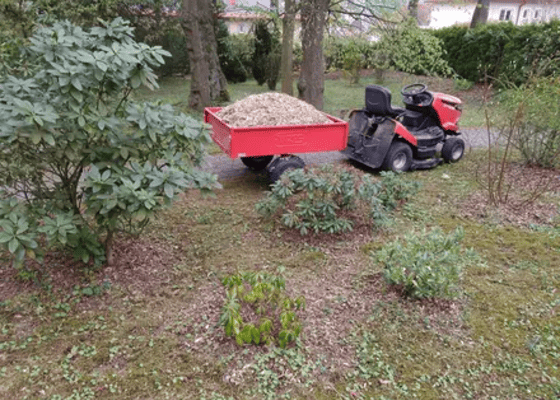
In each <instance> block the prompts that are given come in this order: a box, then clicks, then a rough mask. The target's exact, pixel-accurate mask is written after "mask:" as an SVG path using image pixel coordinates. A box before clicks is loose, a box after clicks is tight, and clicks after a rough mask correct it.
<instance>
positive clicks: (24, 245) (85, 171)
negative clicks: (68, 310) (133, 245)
mask: <svg viewBox="0 0 560 400" xmlns="http://www.w3.org/2000/svg"><path fill="white" fill-rule="evenodd" d="M132 33H133V30H132V28H131V27H130V24H129V23H128V22H126V21H124V20H122V19H121V18H117V19H115V20H113V21H112V22H110V23H103V26H101V27H94V28H90V29H82V28H81V27H78V26H74V25H72V24H71V23H69V22H61V23H56V24H55V25H54V26H52V27H51V26H45V27H42V28H41V29H38V30H37V31H36V33H35V34H34V35H33V37H32V38H31V40H30V42H31V45H30V46H28V47H27V48H26V49H25V51H26V59H27V60H29V62H30V63H33V64H35V65H37V66H38V68H37V72H36V73H34V74H33V75H31V76H25V75H24V74H22V73H18V74H14V75H9V76H7V77H6V78H5V79H4V80H2V81H0V121H2V123H1V124H0V187H2V189H3V191H2V194H1V195H0V200H1V202H0V203H1V204H0V228H1V230H0V245H3V246H4V247H5V248H6V249H7V250H8V251H9V252H10V253H11V254H13V256H14V265H15V266H21V265H22V264H23V261H24V258H25V257H26V256H28V257H31V258H39V257H40V256H41V253H42V251H43V250H44V249H45V248H48V247H62V248H67V249H69V250H72V251H73V252H74V255H75V256H76V258H78V259H80V260H82V261H83V262H89V261H90V260H94V261H95V263H96V264H101V263H102V262H103V261H104V260H105V257H107V258H108V259H109V260H110V259H111V249H112V243H113V239H114V237H115V234H116V233H118V232H130V233H139V232H141V230H142V229H143V228H144V227H145V226H146V225H147V224H148V222H149V221H150V218H151V217H153V215H154V213H156V212H157V211H158V210H160V209H162V208H163V207H165V206H166V205H169V204H170V203H171V201H172V200H173V199H174V198H175V197H176V196H177V195H178V194H179V193H181V192H183V191H184V190H187V189H189V188H201V189H205V190H206V189H208V190H210V189H211V188H213V187H216V182H215V176H212V175H210V174H208V173H204V172H202V171H200V170H199V169H198V168H197V167H198V166H200V165H201V163H202V161H203V157H204V154H205V145H206V143H208V142H209V140H210V139H209V135H208V133H207V132H206V130H205V129H204V127H203V126H202V124H201V123H200V122H199V121H196V120H194V119H192V118H190V117H187V116H186V115H184V114H182V113H177V112H175V111H174V110H173V108H172V107H171V106H170V105H160V104H152V103H142V104H140V103H135V102H133V101H132V100H131V99H130V97H131V93H132V92H133V91H134V89H136V88H139V87H140V86H142V85H144V86H147V87H150V88H153V87H156V86H157V82H156V75H155V74H154V71H153V69H152V67H158V66H160V65H161V64H163V62H164V60H163V56H166V55H169V54H168V53H167V52H165V51H164V50H162V49H161V48H158V47H150V46H148V45H146V44H144V43H138V42H136V41H135V40H134V39H133V34H132ZM16 71H18V70H17V69H16ZM38 243H41V246H39V245H38Z"/></svg>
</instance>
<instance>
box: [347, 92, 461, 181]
mask: <svg viewBox="0 0 560 400" xmlns="http://www.w3.org/2000/svg"><path fill="white" fill-rule="evenodd" d="M401 93H402V95H403V102H404V104H405V106H406V107H405V108H401V107H393V106H392V105H391V92H390V91H389V90H388V89H386V88H384V87H381V86H375V85H371V86H367V87H366V96H365V97H366V106H365V108H363V109H362V110H359V111H354V112H352V114H351V116H350V123H349V134H348V146H347V147H346V149H345V150H343V153H344V154H345V155H347V156H348V157H349V158H350V159H352V160H354V161H357V162H358V163H361V164H364V165H366V166H368V167H370V168H380V167H381V168H383V169H386V170H392V171H395V172H401V171H407V170H409V169H412V170H414V169H426V168H432V167H434V166H436V165H438V164H440V163H441V162H442V159H443V161H445V162H457V161H459V160H460V159H461V158H462V157H463V154H464V152H465V142H464V141H463V139H461V138H460V137H458V136H459V135H460V132H459V127H458V122H459V118H460V117H461V100H460V99H458V98H456V97H453V96H449V95H447V94H444V93H435V92H429V91H428V90H426V85H423V84H421V83H415V84H412V85H408V86H405V87H404V88H403V89H402V91H401ZM439 144H443V147H442V148H441V158H439V157H436V153H437V147H438V145H439Z"/></svg>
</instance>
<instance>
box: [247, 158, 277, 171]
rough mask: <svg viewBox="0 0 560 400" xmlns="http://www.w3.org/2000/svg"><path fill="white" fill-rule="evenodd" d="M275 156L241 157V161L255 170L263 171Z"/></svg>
mask: <svg viewBox="0 0 560 400" xmlns="http://www.w3.org/2000/svg"><path fill="white" fill-rule="evenodd" d="M273 157H274V156H261V157H241V162H242V163H243V164H245V166H246V167H247V168H249V169H252V170H253V171H262V170H263V169H265V168H266V166H267V165H268V164H270V162H271V161H272V158H273Z"/></svg>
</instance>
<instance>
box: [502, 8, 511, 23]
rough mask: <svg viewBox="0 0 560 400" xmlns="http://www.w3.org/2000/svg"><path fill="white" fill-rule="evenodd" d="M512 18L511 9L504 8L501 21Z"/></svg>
mask: <svg viewBox="0 0 560 400" xmlns="http://www.w3.org/2000/svg"><path fill="white" fill-rule="evenodd" d="M509 20H511V10H506V9H502V10H500V21H509Z"/></svg>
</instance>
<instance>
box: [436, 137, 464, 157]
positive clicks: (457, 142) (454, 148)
mask: <svg viewBox="0 0 560 400" xmlns="http://www.w3.org/2000/svg"><path fill="white" fill-rule="evenodd" d="M463 154H465V141H464V140H463V139H461V138H457V137H451V138H449V139H447V140H446V141H445V143H444V144H443V147H442V148H441V156H442V157H443V160H444V161H445V162H451V163H455V162H457V161H459V160H460V159H461V158H463Z"/></svg>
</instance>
